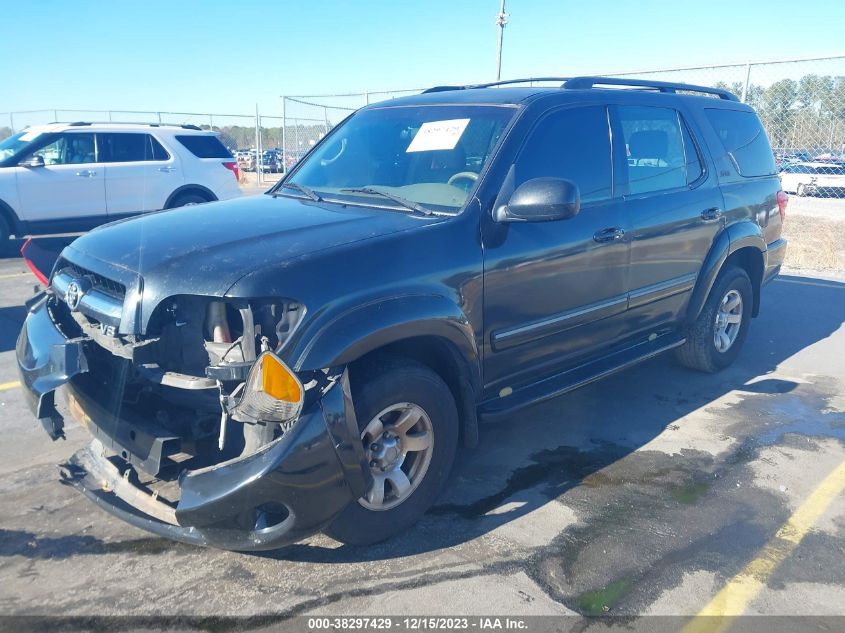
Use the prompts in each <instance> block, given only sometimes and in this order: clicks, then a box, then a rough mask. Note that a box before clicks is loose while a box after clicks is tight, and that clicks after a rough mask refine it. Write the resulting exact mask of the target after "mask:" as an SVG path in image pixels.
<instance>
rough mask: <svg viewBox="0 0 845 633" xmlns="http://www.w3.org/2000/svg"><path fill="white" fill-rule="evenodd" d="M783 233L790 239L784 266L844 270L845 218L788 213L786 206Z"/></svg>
mask: <svg viewBox="0 0 845 633" xmlns="http://www.w3.org/2000/svg"><path fill="white" fill-rule="evenodd" d="M783 236H784V237H785V238H786V239H787V241H788V242H789V244H788V245H787V247H786V261H785V265H786V266H789V267H790V268H807V269H811V270H833V271H845V218H843V219H832V218H818V217H812V216H807V215H789V211H788V209H787V214H786V222H785V223H784V226H783Z"/></svg>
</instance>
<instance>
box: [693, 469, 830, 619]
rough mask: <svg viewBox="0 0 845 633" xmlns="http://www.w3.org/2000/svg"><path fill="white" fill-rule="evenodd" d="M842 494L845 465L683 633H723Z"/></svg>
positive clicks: (803, 505)
mask: <svg viewBox="0 0 845 633" xmlns="http://www.w3.org/2000/svg"><path fill="white" fill-rule="evenodd" d="M843 490H845V462H842V463H841V464H839V466H837V467H836V468H835V469H834V470H833V472H832V473H830V474H829V475H828V476H827V477H825V478H824V480H823V481H822V482H821V483H820V484H819V485H818V487H817V488H816V489H815V490H813V492H812V493H811V494H810V496H809V497H807V499H806V500H805V501H804V503H802V504H801V507H799V508H798V509H797V510H796V511H795V512H794V513H793V515H792V516H791V517H789V520H788V521H787V522H786V523H785V524H784V525H783V526H782V527H781V528H780V529H779V530H778V531H777V534H775V535H774V537H773V538H772V539H771V540H770V541H769V542H768V543H767V544H766V546H765V547H764V548H763V549H762V550H761V551H760V554H759V555H758V556H757V557H756V558H755V559H754V560H752V561H751V562H750V563H748V565H746V566H745V569H743V570H742V571H741V572H739V574H737V575H736V576H734V577H733V578H732V579H731V581H730V582H729V583H728V584H727V585H725V587H723V588H722V590H721V591H719V593H717V594H716V595H715V596H714V597H713V599H712V600H711V601H710V602H709V603H708V604H707V606H705V607H704V608H703V609H702V610H701V611H700V612H699V613H698V615H696V616H695V618H694V619H693V620H692V621H690V622H689V624H687V625H686V626H685V627H684V629H683V633H718V632H720V631H724V630H725V629H726V628H727V627H728V626H729V625H730V623H731V620H732V619H733V618H734V617H736V616H738V615H742V613H743V612H744V611H745V609H746V607H747V606H748V603H749V602H751V601H752V600H753V599H754V598H755V597H756V596H757V594H759V593H760V591H761V590H762V589H763V588H764V587H765V586H766V581H767V580H768V578H769V576H771V575H772V572H774V571H775V569H776V568H777V567H778V565H780V564H781V563H782V562H783V561H784V560H786V558H787V557H788V556H789V555H790V554H792V552H793V551H794V550H795V548H796V547H798V544H799V543H800V542H801V539H803V538H804V536H805V535H806V534H807V532H809V531H810V528H812V527H813V524H814V523H815V522H816V521H817V520H818V518H819V517H820V516H821V515H822V514H824V512H825V510H827V509H828V508H829V507H830V504H831V503H832V502H833V500H834V499H835V498H836V496H837V495H839V494H840V493H841V492H842V491H843Z"/></svg>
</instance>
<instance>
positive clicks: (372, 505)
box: [326, 358, 458, 545]
mask: <svg viewBox="0 0 845 633" xmlns="http://www.w3.org/2000/svg"><path fill="white" fill-rule="evenodd" d="M353 387H356V386H355V384H354V382H353ZM353 401H354V402H355V414H356V416H357V418H358V426H359V429H360V431H361V443H362V444H363V447H364V453H365V455H366V457H367V461H368V464H369V468H370V474H371V475H372V478H373V485H372V486H371V487H370V489H369V490H368V491H367V493H366V494H365V495H364V496H363V497H361V498H360V499H358V500H357V501H354V502H352V503H351V504H349V506H348V507H347V508H346V509H345V510H344V511H343V512H342V513H341V514H340V515H339V516H338V518H337V519H335V521H334V522H333V523H332V524H331V525H330V526H329V527H328V528H326V534H328V535H329V536H331V537H332V538H334V539H337V540H338V541H341V542H343V543H348V544H352V545H369V544H372V543H378V542H379V541H383V540H385V539H387V538H390V537H391V536H394V535H395V534H398V533H400V532H402V531H403V530H405V529H407V528H409V527H410V526H411V525H413V524H414V523H415V522H416V521H417V520H418V519H419V518H420V517H421V516H422V515H423V514H424V513H425V511H426V510H428V508H429V507H430V506H431V504H432V503H434V500H435V499H436V498H437V495H438V494H439V493H440V491H441V490H442V488H443V486H444V484H445V483H446V479H447V478H448V476H449V471H450V470H451V468H452V462H453V461H454V457H455V451H456V449H457V444H458V414H457V408H456V407H455V401H454V399H453V398H452V393H451V391H449V387H447V386H446V383H444V382H443V380H442V379H441V378H440V376H438V375H437V374H436V373H434V372H433V371H432V370H430V369H429V368H428V367H426V366H424V365H422V364H420V363H417V362H415V361H412V360H405V359H400V358H390V359H389V360H387V361H386V362H382V363H380V364H379V365H378V366H376V367H373V368H372V369H371V370H370V371H368V372H366V377H365V378H364V379H363V381H362V384H361V385H360V388H357V387H356V388H354V390H353Z"/></svg>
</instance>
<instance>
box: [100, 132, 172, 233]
mask: <svg viewBox="0 0 845 633" xmlns="http://www.w3.org/2000/svg"><path fill="white" fill-rule="evenodd" d="M97 137H98V139H99V146H100V148H101V154H102V156H103V161H104V162H105V174H106V176H105V185H106V206H107V208H108V213H109V215H110V216H120V215H129V214H134V213H145V212H147V211H156V210H158V209H162V208H163V207H164V203H165V201H166V200H167V198H168V197H169V196H170V194H171V193H173V191H175V190H176V189H177V188H178V187H179V185H180V184H181V182H180V180H181V177H180V174H179V171H178V166H177V165H176V163H175V161H174V159H173V157H172V156H171V155H170V154H169V153H168V152H167V150H165V149H164V147H162V145H161V143H159V142H158V140H156V139H155V138H154V137H153V136H152V135H150V134H145V133H143V132H104V133H100V134H98V135H97Z"/></svg>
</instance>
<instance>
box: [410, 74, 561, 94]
mask: <svg viewBox="0 0 845 633" xmlns="http://www.w3.org/2000/svg"><path fill="white" fill-rule="evenodd" d="M568 79H569V77H528V78H526V79H503V80H501V81H491V82H489V83H484V84H467V85H465V86H434V87H433V88H429V89H428V90H423V94H427V93H429V92H446V91H447V90H473V89H475V88H493V87H494V86H507V85H509V84H527V83H530V82H532V81H566V80H568Z"/></svg>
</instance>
